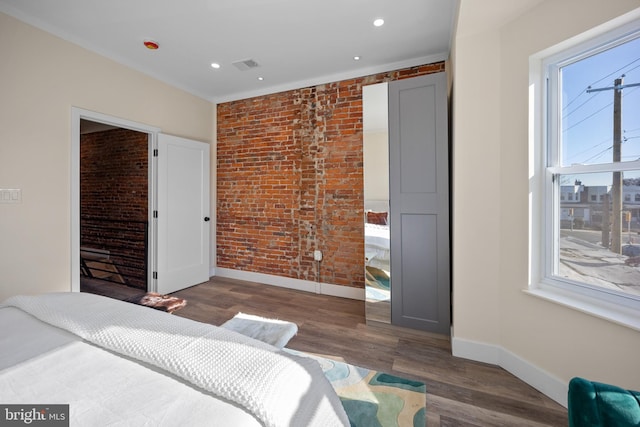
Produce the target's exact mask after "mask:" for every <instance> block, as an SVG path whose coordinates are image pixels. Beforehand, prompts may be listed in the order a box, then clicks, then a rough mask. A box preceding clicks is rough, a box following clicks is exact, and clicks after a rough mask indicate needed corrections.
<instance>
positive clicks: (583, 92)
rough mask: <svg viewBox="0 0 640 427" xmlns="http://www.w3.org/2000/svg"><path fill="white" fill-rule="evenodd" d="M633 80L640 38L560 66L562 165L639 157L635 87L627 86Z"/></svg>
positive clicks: (639, 67)
mask: <svg viewBox="0 0 640 427" xmlns="http://www.w3.org/2000/svg"><path fill="white" fill-rule="evenodd" d="M617 79H621V80H620V83H621V84H622V85H623V89H622V101H621V116H620V117H621V143H620V146H619V148H620V159H619V160H615V159H614V92H615V90H613V89H611V88H613V87H614V85H615V82H616V80H617ZM636 83H640V38H636V39H633V40H631V41H628V42H626V43H624V44H621V45H618V46H616V47H613V48H611V49H608V50H605V51H603V52H600V53H597V54H595V55H592V56H589V57H587V58H585V59H582V60H580V61H577V62H574V63H572V64H570V65H566V66H564V67H562V68H561V69H560V87H561V92H562V93H561V103H560V105H561V114H560V116H561V117H560V126H559V133H560V141H561V146H560V152H561V158H560V163H561V166H569V165H576V164H585V165H588V164H601V163H609V162H613V161H623V162H625V161H634V160H638V159H640V87H638V86H632V85H634V84H636ZM624 85H629V87H626V88H625V87H624ZM599 89H605V90H599ZM594 90H597V91H594Z"/></svg>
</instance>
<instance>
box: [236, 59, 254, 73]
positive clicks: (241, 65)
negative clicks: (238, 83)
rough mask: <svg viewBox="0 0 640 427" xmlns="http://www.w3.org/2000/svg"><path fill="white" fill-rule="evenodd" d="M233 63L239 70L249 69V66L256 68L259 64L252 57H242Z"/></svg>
mask: <svg viewBox="0 0 640 427" xmlns="http://www.w3.org/2000/svg"><path fill="white" fill-rule="evenodd" d="M233 65H234V66H235V67H236V68H237V69H238V70H240V71H247V70H250V69H251V68H256V67H259V66H260V64H258V63H257V62H256V61H254V60H253V59H243V60H242V61H236V62H233Z"/></svg>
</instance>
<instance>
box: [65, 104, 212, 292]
mask: <svg viewBox="0 0 640 427" xmlns="http://www.w3.org/2000/svg"><path fill="white" fill-rule="evenodd" d="M83 120H85V121H89V122H95V123H98V124H101V125H107V126H111V127H114V128H121V129H122V130H129V131H135V132H138V133H142V134H143V136H142V137H141V139H142V140H143V139H144V136H146V138H147V145H146V150H147V159H148V163H147V167H146V175H147V196H146V206H147V209H146V216H147V218H146V222H147V224H148V225H147V230H148V233H147V238H146V241H147V245H146V252H147V257H146V260H147V261H146V267H142V268H143V269H144V270H146V291H150V292H161V293H170V292H175V291H177V290H180V289H184V288H186V287H188V286H192V285H195V284H198V283H202V282H206V281H207V280H208V279H209V249H210V248H209V235H210V231H211V222H210V203H209V180H210V174H209V171H210V169H209V153H210V147H209V144H207V143H204V142H199V141H194V140H190V139H185V138H180V137H177V136H171V135H167V134H162V133H160V129H159V128H155V127H151V126H146V125H142V124H139V123H135V122H131V121H128V120H124V119H119V118H115V117H112V116H107V115H104V114H101V113H96V112H92V111H88V110H83V109H80V108H76V107H72V109H71V291H72V292H79V291H80V272H81V270H82V265H81V262H82V257H81V255H87V253H84V254H81V244H80V242H81V210H82V209H81V208H82V201H81V197H80V182H81V143H80V141H81V132H80V129H81V122H82V121H83ZM143 148H144V147H142V148H141V154H140V155H141V156H143V155H144V149H143ZM124 151H125V153H124V154H123V155H128V153H126V151H127V146H126V145H125V148H124ZM117 164H118V162H116V165H117ZM119 192H120V189H119V187H116V190H114V191H112V193H119ZM116 195H117V194H110V197H115V196H116ZM103 203H108V202H103ZM143 205H144V203H143ZM85 249H86V248H85ZM105 250H106V249H105ZM85 252H87V251H86V250H85ZM94 252H96V251H94ZM100 255H102V256H103V258H106V257H107V255H110V254H106V253H105V254H101V253H100V251H97V254H94V256H100ZM102 270H107V269H106V268H103V269H102ZM140 291H143V289H140ZM125 298H126V297H125Z"/></svg>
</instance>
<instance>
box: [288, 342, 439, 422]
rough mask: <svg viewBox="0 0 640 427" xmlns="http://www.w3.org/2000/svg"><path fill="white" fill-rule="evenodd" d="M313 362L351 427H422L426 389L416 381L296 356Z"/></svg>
mask: <svg viewBox="0 0 640 427" xmlns="http://www.w3.org/2000/svg"><path fill="white" fill-rule="evenodd" d="M287 351H291V352H292V353H296V354H299V355H303V356H308V357H311V358H313V359H316V360H317V361H318V362H319V363H320V366H322V370H323V371H324V374H325V376H326V377H327V378H328V379H329V381H330V382H331V385H332V386H333V388H334V389H335V390H336V393H337V394H338V396H339V397H340V400H341V401H342V405H343V406H344V409H345V411H346V412H347V415H348V416H349V421H350V423H351V426H352V427H409V426H414V427H418V426H419V427H424V426H425V425H426V386H425V385H424V383H422V382H419V381H412V380H409V379H406V378H401V377H397V376H395V375H389V374H385V373H382V372H378V371H373V370H369V369H365V368H361V367H359V366H355V365H349V364H348V363H344V362H338V361H335V360H331V359H327V358H323V357H319V356H315V355H312V354H308V353H300V352H296V351H293V350H289V349H287Z"/></svg>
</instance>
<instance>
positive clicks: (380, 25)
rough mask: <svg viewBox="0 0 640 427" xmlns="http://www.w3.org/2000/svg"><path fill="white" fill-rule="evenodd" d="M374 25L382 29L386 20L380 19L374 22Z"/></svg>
mask: <svg viewBox="0 0 640 427" xmlns="http://www.w3.org/2000/svg"><path fill="white" fill-rule="evenodd" d="M373 25H375V26H376V27H382V26H383V25H384V19H382V18H378V19H376V20H375V21H373Z"/></svg>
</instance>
